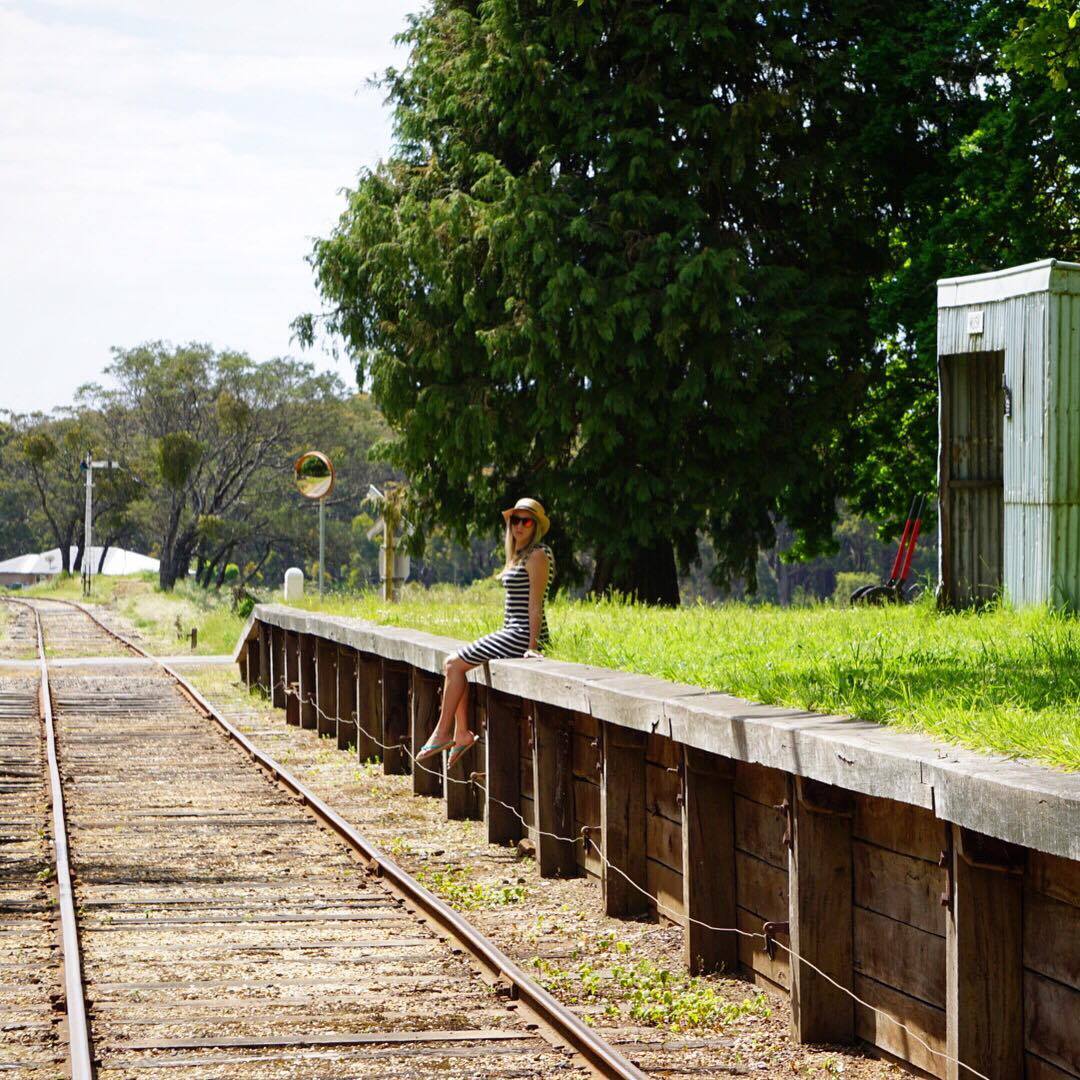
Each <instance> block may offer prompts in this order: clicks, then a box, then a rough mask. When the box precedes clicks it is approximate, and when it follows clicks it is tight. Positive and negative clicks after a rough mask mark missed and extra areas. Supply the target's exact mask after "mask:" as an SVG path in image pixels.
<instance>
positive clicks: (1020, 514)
mask: <svg viewBox="0 0 1080 1080" xmlns="http://www.w3.org/2000/svg"><path fill="white" fill-rule="evenodd" d="M1045 265H1048V266H1052V267H1053V268H1052V271H1051V272H1050V273H1049V275H1048V278H1047V281H1048V287H1047V288H1046V289H1045V290H1043V291H1040V292H1034V293H1029V294H1027V295H1023V296H1013V297H1007V298H1004V299H996V300H992V301H989V302H987V303H970V304H966V305H960V306H956V307H943V308H941V309H939V311H938V357H939V371H940V373H941V391H942V398H941V401H940V403H939V411H938V420H939V432H940V435H941V438H942V440H943V442H942V447H941V452H940V456H939V467H940V470H941V471H940V476H941V480H942V485H943V486H942V491H941V497H942V514H941V517H942V532H941V580H942V582H943V584H944V585H945V591H946V595H947V596H948V597H949V598H951V599H953V600H954V601H955V602H957V603H964V602H966V600H965V596H967V595H968V594H966V593H965V590H964V588H963V587H962V583H963V582H977V581H978V569H979V565H980V564H984V565H985V564H988V563H990V562H992V561H993V560H994V559H995V558H997V554H998V552H997V548H996V545H997V540H995V539H994V536H993V532H992V530H991V531H987V526H986V523H985V521H983V518H982V517H980V514H982V515H983V517H985V513H986V509H985V507H984V508H981V509H976V508H972V507H970V506H969V505H968V502H970V500H967V499H966V496H963V495H961V494H960V492H959V491H954V492H952V491H949V490H948V480H949V477H950V471H949V465H950V463H951V459H947V457H946V452H945V451H946V447H945V443H946V441H947V440H948V439H949V438H950V427H951V428H952V429H953V432H954V433H956V432H960V433H963V432H965V431H967V430H968V429H970V433H969V437H979V436H978V432H979V431H982V430H983V428H982V426H981V425H983V424H984V422H985V418H980V417H978V416H976V417H975V418H974V419H973V418H972V417H973V414H972V410H974V411H975V413H978V412H979V411H980V410H981V409H982V408H983V405H982V404H979V402H982V403H985V395H986V393H987V390H988V387H987V385H986V383H985V382H984V381H982V380H979V379H974V380H973V379H970V378H967V377H966V376H965V375H964V372H966V371H968V367H969V366H970V364H969V360H966V359H961V358H962V357H963V358H970V357H971V356H976V357H978V356H982V357H986V356H987V354H990V353H998V352H1003V353H1004V375H1005V384H1006V386H1007V387H1008V388H1009V391H1010V393H1011V399H1012V402H1011V405H1012V407H1011V417H1010V418H1009V419H1006V420H1005V421H1004V425H1003V450H1004V454H1003V479H1004V507H1003V535H1002V538H1001V543H1002V549H1003V551H1002V554H1003V574H1002V584H1003V587H1004V590H1005V593H1006V595H1007V596H1008V598H1009V599H1010V600H1011V601H1012V602H1014V603H1016V604H1018V605H1025V604H1047V603H1051V604H1064V605H1066V606H1068V607H1070V608H1072V609H1073V610H1080V272H1078V271H1077V269H1076V268H1075V267H1064V266H1061V265H1060V264H1057V265H1053V264H1045ZM974 311H981V312H982V317H983V330H982V333H980V334H971V333H969V324H968V315H969V313H971V312H974ZM951 372H954V373H953V374H952V382H954V383H955V384H956V385H955V386H952V385H950V373H951ZM954 391H956V392H959V393H962V394H974V395H975V397H976V399H977V400H976V402H975V403H972V404H968V405H966V406H965V405H963V404H961V403H960V402H959V401H956V400H953V399H952V397H951V394H952V393H953V392H954ZM949 452H950V453H951V454H952V455H953V457H954V458H955V455H956V454H957V453H958V452H959V453H961V456H963V451H958V450H957V449H956V447H953V448H952V450H950V451H949ZM953 475H955V476H957V477H959V478H961V479H962V478H963V477H962V474H961V473H955V472H954V473H953ZM962 486H963V485H961V487H962ZM950 500H952V501H953V502H954V503H955V505H956V511H955V513H953V514H952V515H951V517H950ZM985 545H988V546H987V547H986V548H985V550H982V548H983V546H985ZM950 583H953V584H950ZM975 595H977V594H971V596H975ZM969 598H970V597H969Z"/></svg>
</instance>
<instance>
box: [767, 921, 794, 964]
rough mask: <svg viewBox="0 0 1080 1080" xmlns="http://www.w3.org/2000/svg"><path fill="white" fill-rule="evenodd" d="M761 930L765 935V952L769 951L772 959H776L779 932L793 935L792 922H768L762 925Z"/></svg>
mask: <svg viewBox="0 0 1080 1080" xmlns="http://www.w3.org/2000/svg"><path fill="white" fill-rule="evenodd" d="M761 932H762V933H763V934H764V935H765V952H766V953H768V955H769V959H770V960H775V959H776V936H775V935H777V934H787V935H788V936H790V935H791V923H788V922H767V923H764V924H763V925H762V927H761Z"/></svg>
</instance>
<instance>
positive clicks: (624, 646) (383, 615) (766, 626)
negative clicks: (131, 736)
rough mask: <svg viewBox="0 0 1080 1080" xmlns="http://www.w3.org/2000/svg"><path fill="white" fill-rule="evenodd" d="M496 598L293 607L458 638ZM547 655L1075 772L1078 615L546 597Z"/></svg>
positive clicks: (311, 602)
mask: <svg viewBox="0 0 1080 1080" xmlns="http://www.w3.org/2000/svg"><path fill="white" fill-rule="evenodd" d="M501 594H502V589H501V588H499V587H498V586H497V585H495V586H493V584H492V583H484V584H483V585H480V586H476V587H473V588H472V589H455V588H451V587H448V586H441V587H438V588H435V589H431V590H428V591H427V592H426V593H425V592H424V591H423V590H413V589H411V588H408V589H406V590H405V593H404V596H403V598H402V600H401V601H400V602H398V603H397V604H395V605H393V606H391V605H388V604H385V603H384V602H383V601H382V600H381V599H380V598H379V597H378V596H377V595H376V594H375V593H371V592H369V593H363V594H359V595H356V596H349V597H342V596H333V597H327V599H326V600H325V601H323V602H322V604H320V603H319V601H318V600H317V598H314V597H311V596H308V597H306V598H305V599H304V601H303V603H302V606H304V607H307V608H312V609H320V610H324V611H327V612H330V613H335V614H348V615H356V616H359V617H361V618H365V619H371V620H374V621H377V622H384V623H389V624H393V625H397V626H411V627H415V628H418V629H422V630H428V631H430V632H432V633H438V634H445V635H447V636H449V637H456V638H463V639H470V638H474V637H477V636H479V635H480V634H483V633H487V632H488V631H490V630H492V629H495V628H496V627H498V626H499V625H500V622H501V618H502V613H501V607H500V605H501V599H502V597H501ZM548 618H549V622H550V623H551V629H552V639H553V641H552V647H551V648H550V649H549V650H548V653H547V655H548V656H550V657H552V658H554V659H559V660H575V661H579V662H581V663H587V664H597V665H599V666H602V667H609V668H619V669H622V670H626V671H634V672H640V673H643V674H647V675H655V676H657V677H660V678H664V679H673V680H676V681H679V682H686V683H692V684H694V685H696V686H703V687H707V688H709V689H714V690H722V691H725V692H727V693H732V694H736V695H738V696H740V697H745V698H749V699H751V700H754V701H761V702H765V703H767V704H780V705H790V706H799V707H803V708H808V709H815V710H817V711H820V712H828V713H844V714H851V715H855V716H859V717H862V718H864V719H867V720H873V721H876V722H878V723H882V724H890V725H892V726H894V727H897V728H899V729H903V730H906V731H918V732H923V733H926V734H930V735H934V736H936V737H938V738H942V739H945V740H947V741H950V742H955V743H960V744H963V745H966V746H970V747H973V748H975V749H977V750H985V751H990V752H995V753H1001V754H1006V755H1009V756H1011V757H1022V758H1031V759H1035V760H1038V761H1041V762H1043V763H1045V764H1048V765H1053V766H1056V767H1058V768H1063V769H1069V770H1073V771H1077V770H1080V619H1076V618H1072V617H1068V616H1063V615H1060V614H1056V613H1053V612H1048V611H1022V612H1017V611H1011V610H1008V609H1006V608H994V609H991V610H987V611H982V612H979V613H976V612H964V613H957V614H941V613H939V612H938V611H936V610H935V608H934V606H933V603H932V601H931V600H930V599H929V598H927V599H926V600H924V601H922V602H920V603H918V604H915V605H912V606H910V607H903V608H894V607H887V608H838V607H834V606H831V605H819V606H813V607H806V608H790V609H786V610H785V609H779V608H774V607H746V606H744V605H739V604H727V605H722V606H720V607H704V606H695V607H684V608H681V609H678V610H675V611H669V610H659V609H653V608H647V607H641V606H635V605H630V604H623V603H618V602H609V601H604V602H599V603H596V602H582V601H567V600H561V599H559V600H556V601H554V602H553V603H552V604H551V605H550V606H549V609H548Z"/></svg>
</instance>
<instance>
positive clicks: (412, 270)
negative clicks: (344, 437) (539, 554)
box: [299, 0, 887, 602]
mask: <svg viewBox="0 0 1080 1080" xmlns="http://www.w3.org/2000/svg"><path fill="white" fill-rule="evenodd" d="M843 14H844V12H841V15H843ZM847 14H848V16H850V12H848V13H847ZM831 15H832V12H823V11H818V10H816V9H813V8H810V9H804V8H795V9H792V8H790V7H788V6H785V5H780V4H765V5H762V4H760V3H748V2H738V0H736V2H716V0H683V2H681V3H669V4H664V5H658V4H655V3H652V2H650V0H631V2H625V0H624V2H620V3H614V2H602V0H586V2H584V3H577V2H576V0H561V2H559V0H556V2H554V3H546V4H535V3H523V2H517V0H488V2H485V3H481V4H476V3H466V2H454V0H436V2H435V3H434V5H433V7H432V9H431V11H430V13H429V14H426V15H424V16H423V17H419V18H416V19H414V20H413V21H412V22H411V24H410V28H409V30H408V31H407V33H406V34H405V38H406V40H407V41H408V43H409V44H410V45H411V47H412V54H411V58H410V61H409V64H408V66H407V67H406V68H405V70H403V71H401V72H396V73H394V72H392V73H390V75H389V78H388V89H389V93H390V97H391V99H392V101H393V103H394V105H395V107H396V111H395V123H396V135H397V148H396V151H395V154H394V156H393V157H392V159H391V160H389V161H388V162H386V163H384V164H383V165H382V166H380V167H379V168H378V169H377V170H376V171H374V172H372V173H368V174H365V175H363V176H362V177H361V179H360V182H359V184H358V186H357V188H356V190H355V191H353V192H351V193H350V195H349V205H348V208H347V210H346V212H345V213H344V214H343V216H342V219H341V221H340V224H339V225H338V227H337V228H336V229H335V231H334V233H333V235H331V236H330V237H328V238H327V239H325V240H323V241H321V242H319V243H318V244H317V246H316V248H315V251H314V256H313V261H314V265H315V268H316V271H317V275H318V280H319V285H320V288H321V290H322V293H323V295H324V297H325V298H326V300H327V302H328V307H329V309H330V311H329V314H328V315H327V316H326V322H327V326H328V329H329V331H330V332H331V333H335V334H341V335H343V336H344V338H345V339H346V341H347V342H348V344H349V346H350V347H351V348H352V350H353V351H354V352H355V354H356V355H357V356H358V357H359V358H360V361H359V365H358V366H359V372H358V373H359V377H360V379H361V380H362V381H363V380H367V379H370V382H371V386H372V387H373V390H374V394H375V397H376V399H377V401H378V403H379V405H380V407H381V408H382V410H383V412H384V414H385V416H386V418H387V420H388V422H389V423H390V424H391V426H392V427H393V428H394V429H395V432H396V434H397V436H398V437H397V439H396V440H394V441H393V442H391V443H389V444H388V445H387V446H386V447H385V450H384V453H385V454H386V456H387V457H388V458H389V460H391V461H392V462H393V463H395V464H396V465H398V466H400V467H401V468H402V469H403V470H404V471H405V472H406V474H407V475H408V476H409V479H410V481H411V493H412V499H413V504H414V505H413V509H412V512H413V514H414V515H415V516H416V517H418V519H419V522H418V523H419V524H421V525H424V526H429V527H430V526H431V525H432V524H433V523H435V522H442V523H444V524H446V525H448V526H449V527H450V528H451V529H452V530H453V532H454V534H455V535H456V536H457V537H458V538H459V539H464V538H465V535H466V533H468V532H469V531H470V530H475V529H477V528H480V529H483V530H485V531H487V530H488V529H489V528H490V524H489V523H493V522H494V523H498V522H499V519H498V517H497V511H498V509H499V508H500V507H502V506H503V505H505V504H506V501H507V500H508V499H512V498H514V497H515V496H518V495H524V494H531V495H536V496H538V497H540V498H541V499H543V500H544V501H545V502H546V503H547V504H548V505H549V506H550V509H551V511H552V512H553V514H554V516H555V520H556V522H557V523H558V528H557V529H556V530H555V532H554V533H553V537H554V542H555V544H556V546H557V547H561V548H562V551H561V552H560V554H561V556H562V558H561V561H562V564H563V566H564V569H565V568H566V567H567V564H568V562H569V560H568V559H567V558H566V556H567V555H568V554H569V553H570V551H571V550H574V549H580V548H587V549H589V550H591V551H592V552H594V553H595V564H594V565H595V572H594V576H593V581H592V585H593V587H594V588H595V589H597V590H602V589H607V588H616V589H619V590H622V591H626V592H629V593H632V594H635V595H638V596H640V597H642V598H645V599H649V600H658V601H666V602H676V601H677V598H678V592H677V582H676V557H677V558H678V560H679V561H680V562H681V563H683V564H684V565H685V564H686V563H688V562H690V561H691V560H692V559H693V558H694V557H695V556H696V554H697V550H698V532H699V530H701V529H703V530H704V531H705V532H706V534H707V535H708V536H709V537H710V539H711V541H712V543H713V545H714V547H715V550H716V554H717V576H718V577H720V578H726V577H731V576H733V575H739V574H741V575H743V576H746V577H752V575H753V568H754V565H755V562H756V558H757V550H758V548H759V546H769V545H771V543H772V541H773V538H774V521H775V520H777V519H778V518H780V517H782V518H783V519H785V520H786V521H787V522H788V523H789V524H790V525H791V526H792V527H793V528H794V529H795V530H797V531H798V532H799V534H800V535H801V537H802V540H803V546H804V548H805V549H806V550H813V549H815V548H820V547H822V546H824V545H827V544H828V543H829V542H830V527H831V524H832V520H833V506H834V503H835V497H836V495H837V493H838V491H839V490H840V489H841V488H842V487H843V485H844V483H845V480H846V475H847V465H846V458H845V454H844V435H845V432H847V431H848V430H849V428H850V426H851V419H852V415H853V413H854V412H855V410H856V409H857V407H858V404H859V402H860V400H861V398H862V396H863V394H864V392H865V389H866V386H867V384H868V381H869V379H870V377H871V375H872V372H873V368H874V347H873V338H872V335H871V333H870V330H869V326H868V323H867V319H866V317H865V312H866V308H867V305H868V302H869V295H870V282H871V280H872V279H873V278H874V277H876V276H877V275H879V274H880V273H881V272H882V271H883V269H884V267H885V266H886V262H887V245H886V243H885V242H884V241H883V239H882V236H881V229H880V218H881V201H882V192H881V191H880V185H878V184H877V182H876V180H875V175H876V174H875V169H874V166H873V163H872V162H870V161H868V160H867V156H866V155H867V147H868V143H867V142H866V141H865V140H864V139H863V138H862V137H861V133H862V132H863V131H864V130H865V129H866V127H867V126H868V125H869V124H870V123H871V121H872V119H873V113H874V103H873V98H872V94H871V93H868V90H869V89H870V88H869V87H868V85H867V84H866V82H865V81H864V80H862V79H860V78H858V77H857V76H858V72H857V71H856V70H855V68H854V65H853V54H852V46H851V37H852V35H853V34H854V31H853V29H852V28H851V27H850V26H849V25H848V26H845V25H843V24H842V23H836V22H835V21H834V20H833V19H832V18H831ZM849 21H850V18H849ZM299 327H300V330H301V333H302V334H303V335H304V336H305V337H307V338H310V337H311V336H313V334H314V333H315V331H316V321H315V320H313V319H311V318H307V319H304V320H300V323H299Z"/></svg>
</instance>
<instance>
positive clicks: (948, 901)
mask: <svg viewBox="0 0 1080 1080" xmlns="http://www.w3.org/2000/svg"><path fill="white" fill-rule="evenodd" d="M938 866H940V867H941V868H942V869H943V870H944V871H945V891H944V892H943V893H942V894H941V896H940V898H939V899H940V900H941V906H942V907H943V908H947V909H948V910H949V911H952V909H953V889H954V886H955V880H954V878H953V834H952V826H950V825H949V824H948V823H946V825H945V849H944V850H943V851H942V852H940V854H939V855H938Z"/></svg>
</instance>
